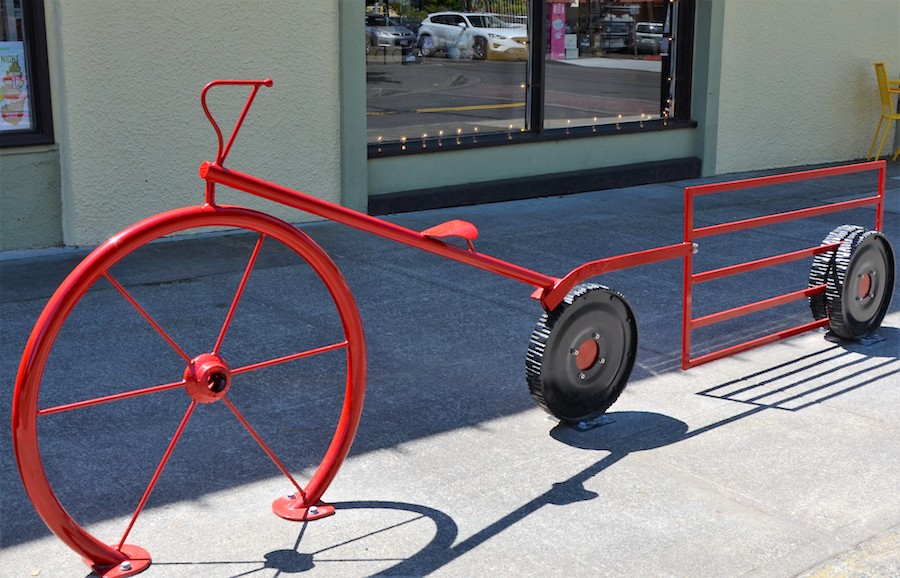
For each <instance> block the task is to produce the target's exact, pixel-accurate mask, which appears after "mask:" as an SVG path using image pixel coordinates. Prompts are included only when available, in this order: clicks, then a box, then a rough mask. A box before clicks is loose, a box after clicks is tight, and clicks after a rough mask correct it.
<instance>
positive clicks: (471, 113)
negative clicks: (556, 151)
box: [366, 51, 660, 143]
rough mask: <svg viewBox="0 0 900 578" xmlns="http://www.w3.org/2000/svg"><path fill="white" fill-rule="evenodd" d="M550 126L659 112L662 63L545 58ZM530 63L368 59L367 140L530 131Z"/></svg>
mask: <svg viewBox="0 0 900 578" xmlns="http://www.w3.org/2000/svg"><path fill="white" fill-rule="evenodd" d="M546 81H547V84H546V88H545V93H544V98H545V119H546V120H545V127H546V128H557V127H565V126H585V125H592V124H603V123H611V122H619V121H625V120H636V119H642V118H645V117H646V118H648V119H649V118H657V117H658V115H659V108H660V106H659V91H660V88H659V83H660V62H659V61H652V60H633V61H632V60H628V59H608V58H585V59H579V60H571V61H549V60H548V61H547V62H546ZM525 82H526V63H525V62H521V61H512V62H510V61H473V60H453V59H449V58H421V57H419V58H417V59H416V60H415V61H414V62H408V63H404V62H402V56H401V54H400V52H399V51H395V53H386V52H379V53H377V54H373V55H370V56H369V57H368V58H367V63H366V103H367V107H366V112H367V117H368V142H370V143H371V142H378V141H397V140H403V139H404V138H427V137H435V136H452V135H456V134H472V133H478V132H484V133H490V132H493V133H495V132H506V131H515V132H518V131H521V130H523V129H524V128H525V94H526V90H525Z"/></svg>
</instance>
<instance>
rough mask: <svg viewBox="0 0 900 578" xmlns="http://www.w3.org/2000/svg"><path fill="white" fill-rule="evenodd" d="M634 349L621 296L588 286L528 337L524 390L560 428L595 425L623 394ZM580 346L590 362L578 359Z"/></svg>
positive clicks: (633, 328)
mask: <svg viewBox="0 0 900 578" xmlns="http://www.w3.org/2000/svg"><path fill="white" fill-rule="evenodd" d="M591 343H593V344H594V345H592V344H591ZM637 343H638V330H637V321H636V320H635V317H634V313H633V312H632V309H631V306H630V305H629V304H628V301H626V300H625V297H624V296H622V294H620V293H618V292H616V291H613V290H611V289H609V288H608V287H604V286H602V285H597V284H593V283H585V284H582V285H578V286H576V287H575V288H574V289H572V291H570V292H569V294H568V295H566V298H565V299H564V300H563V302H562V303H560V304H559V306H557V307H556V308H555V309H554V310H553V311H550V312H549V313H544V314H543V315H542V316H541V318H540V320H539V321H538V323H537V325H536V326H535V328H534V331H533V332H532V334H531V340H530V342H529V344H528V354H527V356H526V360H525V373H526V377H527V380H528V390H529V392H530V393H531V396H532V398H534V400H535V402H536V403H537V404H538V406H540V407H541V408H543V409H544V410H545V411H546V412H548V413H550V414H552V415H553V416H555V417H557V418H558V419H560V420H561V421H563V422H566V423H571V424H575V423H578V422H581V421H587V420H592V419H595V418H597V417H599V416H600V415H602V414H603V413H604V412H605V411H606V410H607V409H608V408H609V406H611V405H612V404H613V402H615V401H616V399H618V397H619V395H620V394H621V393H622V391H623V390H624V389H625V384H626V382H627V381H628V377H629V376H630V375H631V370H632V368H633V367H634V361H635V358H636V356H637ZM584 346H587V347H588V348H590V349H591V350H592V352H593V361H592V360H591V359H590V358H588V359H587V361H585V360H584V359H581V358H580V357H579V350H580V348H584Z"/></svg>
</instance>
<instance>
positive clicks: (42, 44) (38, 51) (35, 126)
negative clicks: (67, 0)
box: [0, 0, 54, 148]
mask: <svg viewBox="0 0 900 578" xmlns="http://www.w3.org/2000/svg"><path fill="white" fill-rule="evenodd" d="M22 17H23V19H24V30H25V51H26V52H25V55H26V58H27V59H28V60H27V61H26V66H27V67H28V68H27V74H28V86H29V91H30V92H29V98H31V104H30V106H31V127H30V128H27V129H22V130H12V131H4V132H0V148H9V147H23V146H33V145H46V144H53V142H54V137H53V112H52V110H51V108H52V107H51V105H50V67H49V63H48V58H47V26H46V20H45V13H44V0H22Z"/></svg>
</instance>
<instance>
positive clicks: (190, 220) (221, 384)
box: [12, 207, 365, 576]
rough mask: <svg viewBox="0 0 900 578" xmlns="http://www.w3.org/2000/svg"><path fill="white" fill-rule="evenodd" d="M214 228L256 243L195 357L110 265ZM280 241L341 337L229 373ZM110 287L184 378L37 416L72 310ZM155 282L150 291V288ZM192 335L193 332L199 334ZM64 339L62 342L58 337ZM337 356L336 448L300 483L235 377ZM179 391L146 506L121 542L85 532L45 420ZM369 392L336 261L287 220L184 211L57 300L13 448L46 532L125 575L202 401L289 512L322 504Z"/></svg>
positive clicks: (35, 339)
mask: <svg viewBox="0 0 900 578" xmlns="http://www.w3.org/2000/svg"><path fill="white" fill-rule="evenodd" d="M210 226H214V227H237V228H241V229H244V230H246V231H249V232H252V233H253V234H254V235H255V236H256V242H255V245H254V248H253V251H252V252H251V254H250V256H249V258H246V265H245V267H244V270H243V271H242V272H239V273H238V275H237V276H238V277H240V282H239V283H237V288H236V289H235V290H234V292H233V294H232V295H231V302H230V303H227V304H226V305H227V307H226V308H227V313H226V314H224V317H225V319H224V322H223V321H222V315H221V314H220V316H219V317H218V322H217V324H216V325H214V326H213V328H212V331H211V332H210V335H208V336H207V337H209V339H208V342H212V341H214V342H215V345H213V347H212V348H211V349H208V350H202V351H200V352H199V354H192V353H188V351H187V348H184V347H181V346H180V345H179V343H178V341H179V339H178V338H177V337H173V335H175V334H174V333H173V332H172V331H171V329H170V328H169V329H167V327H169V326H168V324H166V323H159V322H157V321H156V319H155V317H154V315H152V314H151V313H150V312H148V311H147V310H146V309H145V308H143V307H142V306H141V304H140V298H135V297H134V296H133V294H132V292H131V291H129V290H128V289H127V288H126V287H125V286H124V284H122V283H120V282H119V281H118V279H117V274H116V273H114V272H112V268H113V267H114V266H115V265H117V264H119V263H120V262H121V261H122V260H123V259H125V258H126V257H128V256H129V255H131V254H132V253H134V252H136V251H138V250H139V249H142V248H144V247H145V246H146V245H147V244H148V243H150V242H151V241H153V240H155V239H158V238H160V237H162V236H165V235H169V234H172V233H178V232H184V231H186V230H189V229H195V228H200V227H210ZM273 241H277V244H276V245H275V246H276V247H279V248H280V250H282V251H283V250H284V249H287V252H288V254H290V255H292V258H294V259H296V258H299V261H301V262H303V263H306V264H308V265H309V266H310V273H309V274H310V275H315V276H317V277H318V278H319V279H320V280H321V281H320V285H321V287H323V289H322V293H323V294H326V293H327V295H329V296H330V298H331V300H332V302H333V305H332V307H333V309H332V311H334V312H336V314H337V317H339V320H335V321H334V326H335V327H339V330H338V331H339V333H340V334H341V335H340V337H339V338H338V339H337V341H331V342H328V343H324V344H319V345H318V346H312V347H307V346H305V345H304V346H297V348H296V349H293V351H290V352H288V354H287V355H285V354H283V353H284V352H279V353H278V354H277V355H276V356H274V357H271V356H266V355H263V356H262V357H260V358H258V359H257V361H256V362H255V363H240V364H236V365H234V366H231V365H229V361H227V360H226V356H225V355H223V354H221V353H220V350H223V349H227V348H228V347H229V346H230V344H229V338H228V334H229V331H231V332H232V333H234V332H235V331H236V329H235V327H234V326H235V325H240V323H235V319H237V318H239V315H240V308H238V304H239V303H241V304H243V306H244V307H246V301H247V298H246V296H245V295H244V292H245V289H246V287H247V282H248V280H251V281H252V280H253V275H254V272H255V270H254V265H255V264H256V263H257V260H258V258H259V256H260V250H261V247H263V246H264V245H266V243H268V244H269V245H271V244H273ZM245 257H246V256H245ZM107 281H108V282H109V283H110V284H111V285H112V286H113V288H114V290H115V291H117V292H118V293H120V294H121V296H122V297H124V301H127V302H128V304H129V306H130V307H131V308H132V313H134V312H135V311H136V312H138V313H140V315H138V316H136V317H138V318H139V319H140V323H141V324H146V326H147V327H150V328H152V332H155V333H156V334H157V336H158V337H162V338H163V339H162V340H163V341H165V342H166V344H167V345H165V347H167V348H170V351H169V353H170V354H171V353H172V351H174V352H175V353H176V354H177V357H180V358H181V360H182V364H181V370H180V373H179V375H176V376H173V377H172V378H171V379H170V380H169V381H168V382H164V383H162V384H160V383H157V382H152V383H151V384H149V386H148V387H143V388H142V387H134V388H132V387H130V386H129V388H127V389H126V391H122V392H119V393H117V394H114V395H101V396H94V397H92V396H88V397H86V398H84V399H79V400H75V401H73V402H69V403H64V404H59V405H56V404H53V403H51V405H50V406H48V407H42V408H40V409H39V408H38V402H39V393H40V392H41V389H42V386H43V388H44V390H45V391H44V392H43V394H41V397H42V398H44V397H46V396H48V395H51V396H52V394H51V393H48V390H53V389H54V388H52V387H51V385H52V384H50V383H47V384H44V383H42V381H43V378H44V374H45V368H46V367H47V364H48V358H51V350H52V349H53V348H54V347H55V344H57V340H58V338H59V337H60V333H61V331H63V332H66V334H65V335H67V334H68V332H69V331H70V330H71V331H74V330H75V329H74V328H70V326H71V325H73V324H74V321H73V323H71V324H68V325H67V321H68V320H69V318H70V315H72V312H73V309H75V308H76V306H77V305H79V303H81V302H82V301H84V302H85V303H86V304H88V303H90V302H91V298H92V297H91V295H92V293H89V290H91V289H97V290H98V291H99V290H100V283H103V285H104V286H105V284H106V282H107ZM150 285H151V286H152V284H150ZM86 296H87V297H86ZM242 298H243V299H242ZM85 306H87V305H85ZM163 325H166V326H165V327H164V326H163ZM145 328H146V327H145ZM101 329H102V328H101ZM190 329H191V330H193V327H191V328H190ZM200 333H202V331H201V332H200ZM65 335H64V337H65ZM61 341H62V339H60V342H61ZM261 341H262V340H261ZM234 349H237V350H242V349H243V345H242V347H241V348H234ZM248 349H252V347H248ZM331 351H337V352H340V351H344V352H345V355H346V360H345V361H343V362H341V363H342V364H343V366H344V367H345V368H346V378H345V380H343V383H340V389H341V392H342V394H343V401H342V406H341V408H340V416H339V419H338V423H337V427H336V428H335V430H334V434H333V436H332V438H331V441H330V443H328V447H327V449H326V450H324V457H322V458H321V461H320V462H319V463H318V466H317V467H316V469H315V473H313V474H312V476H311V477H310V479H309V482H308V483H307V484H306V486H300V485H299V484H298V483H297V482H296V481H295V480H294V478H293V476H292V475H291V474H290V472H289V471H288V470H287V468H286V466H285V465H284V463H283V462H282V461H281V460H280V458H279V457H278V456H277V455H275V453H274V452H273V451H272V450H271V447H270V446H269V445H268V443H267V441H266V440H264V439H262V436H260V435H259V433H258V432H257V431H256V429H254V426H253V425H251V423H250V422H251V421H252V420H248V419H247V418H246V417H245V416H244V414H243V413H242V412H241V411H240V410H239V409H238V407H237V405H235V403H233V402H232V401H231V397H232V396H230V395H229V393H230V392H231V390H232V389H233V385H234V384H233V378H234V376H236V375H242V376H243V377H241V379H249V376H252V375H259V373H258V372H259V371H260V370H262V369H268V368H286V367H289V365H288V364H290V363H292V362H294V361H296V360H300V359H314V358H321V356H322V355H323V354H326V353H328V352H331ZM53 359H55V357H54V358H53ZM51 361H52V359H51ZM149 365H150V366H152V365H153V364H152V363H151V364H149ZM107 373H108V371H107V368H106V367H99V368H97V370H96V374H97V375H98V376H99V378H98V379H97V380H98V381H102V380H107V381H112V382H113V383H115V382H116V381H117V378H118V377H119V376H120V375H122V374H116V373H113V374H112V375H107ZM136 373H139V372H136ZM60 383H64V382H60ZM56 389H64V388H56ZM178 389H181V390H183V392H184V393H185V394H186V397H185V398H184V400H183V403H182V410H183V407H184V405H187V408H188V409H187V411H186V412H185V413H184V415H183V416H182V417H181V421H180V423H179V425H178V428H177V429H176V431H175V434H174V435H173V436H172V437H171V441H170V443H169V445H168V447H167V448H166V450H165V452H164V453H163V457H162V459H161V460H160V461H159V463H158V465H156V469H155V470H154V472H153V476H152V478H151V479H150V483H149V484H147V485H146V488H145V489H144V492H143V495H140V496H139V497H140V499H139V500H136V503H137V507H136V508H135V510H134V513H133V515H132V516H131V518H130V520H129V521H128V523H127V527H126V528H125V531H124V534H122V536H121V537H120V538H119V539H118V541H117V542H115V543H113V544H109V545H108V544H106V543H104V542H103V541H101V540H99V539H97V538H95V537H94V536H92V535H91V534H90V533H88V532H87V531H86V530H85V529H84V528H82V527H81V526H80V525H79V524H78V523H77V522H76V521H75V520H74V519H73V517H72V516H70V515H69V513H68V512H67V511H66V509H65V508H64V507H63V505H62V503H61V501H60V499H58V497H57V494H56V493H55V492H54V488H53V487H52V486H51V483H50V480H49V479H48V474H47V471H46V468H45V463H44V459H43V456H42V454H41V451H40V448H39V443H38V437H39V432H38V430H39V422H41V421H45V420H49V419H53V418H50V417H47V416H50V415H56V414H65V415H73V414H75V415H77V412H79V411H87V410H88V408H97V407H100V406H102V407H110V406H114V405H115V404H116V403H117V402H123V400H126V399H128V400H137V399H141V400H150V399H151V398H152V399H157V396H156V394H158V393H160V392H163V391H177V390H178ZM364 389H365V344H364V340H363V333H362V325H361V322H360V319H359V315H358V312H357V310H356V306H355V303H354V302H353V298H352V295H351V294H350V291H349V288H348V287H347V285H346V283H345V282H344V280H343V278H342V277H341V275H340V273H339V271H338V270H337V268H336V267H335V266H334V263H333V262H332V261H331V260H330V259H329V258H328V256H327V255H326V254H325V253H324V252H323V251H322V250H321V249H320V248H319V247H318V246H317V245H316V244H315V243H314V242H312V240H310V239H309V238H308V237H307V236H306V235H304V234H303V233H301V232H300V231H298V230H296V229H295V228H293V227H291V226H290V225H287V224H286V223H283V222H282V221H279V220H277V219H274V218H272V217H268V216H266V215H263V214H261V213H257V212H255V211H250V210H247V209H241V208H226V207H218V208H215V207H202V208H201V207H196V208H188V209H179V210H176V211H171V212H169V213H164V214H162V215H158V216H156V217H152V218H150V219H147V220H145V221H142V222H141V223H138V224H136V225H134V226H132V227H130V228H129V229H126V230H125V231H123V232H122V233H121V234H119V235H117V236H115V237H114V238H113V239H111V240H110V241H108V242H107V243H105V244H104V245H101V246H100V247H98V248H97V249H96V250H95V251H94V252H92V253H91V254H90V255H89V256H88V257H87V258H86V259H85V260H84V261H83V262H82V263H81V264H80V265H79V266H78V267H77V268H76V269H75V270H74V271H73V272H72V273H71V274H70V275H69V276H68V277H67V278H66V280H65V281H64V282H63V284H62V285H61V286H60V288H59V289H58V290H57V291H56V293H54V295H53V297H51V299H50V301H49V302H48V305H47V306H46V307H45V309H44V311H43V312H42V314H41V316H40V317H39V319H38V321H37V323H36V324H35V328H34V330H33V331H32V334H31V337H30V338H29V340H28V343H27V344H26V349H25V352H24V354H23V357H22V362H21V365H20V368H19V373H18V376H17V381H16V388H15V393H14V398H13V411H12V414H13V416H12V417H13V443H14V447H15V451H16V459H17V462H18V465H19V470H20V473H21V476H22V480H23V483H24V485H25V488H26V491H27V492H28V495H29V497H30V498H31V500H32V503H33V504H34V506H35V509H36V510H37V511H38V513H39V514H40V515H41V517H42V518H43V520H44V522H45V523H46V524H47V526H48V527H49V528H50V529H51V530H52V531H53V532H54V533H55V534H56V535H57V536H58V537H59V538H60V539H62V540H63V541H64V542H65V543H66V544H67V545H68V546H69V547H70V548H72V549H73V550H75V551H76V552H77V553H78V554H79V555H81V556H82V558H84V559H85V560H86V561H87V562H88V564H89V565H90V566H92V567H93V568H94V569H95V571H97V572H98V573H99V574H101V575H108V576H113V575H116V576H125V575H130V574H134V573H137V572H139V571H141V570H143V569H145V568H146V567H147V566H148V565H149V563H150V557H149V554H147V553H146V551H144V550H143V549H141V548H139V547H137V546H133V545H130V544H127V543H126V539H127V537H128V535H129V533H130V532H131V529H132V527H133V526H134V524H135V522H136V521H137V518H138V516H139V515H140V513H141V512H142V510H143V507H144V505H145V504H146V502H147V499H148V498H149V497H150V495H151V493H152V491H153V489H154V487H155V485H156V482H157V480H158V478H159V477H160V474H162V473H163V468H164V467H165V465H166V464H167V462H168V460H169V457H170V456H171V454H172V451H173V450H174V449H175V444H176V442H177V441H178V440H179V438H180V437H181V436H182V432H183V431H184V429H185V425H187V423H188V421H189V419H190V417H191V416H192V414H193V413H194V411H195V408H196V407H197V406H198V404H211V403H214V402H218V401H221V402H223V404H224V405H226V406H227V407H228V409H229V410H231V412H232V413H233V414H234V416H235V417H237V419H238V421H239V422H240V424H241V425H242V426H243V427H244V428H245V429H246V431H247V432H249V433H250V435H251V436H252V437H253V439H254V440H255V441H256V442H257V444H258V445H259V446H260V447H261V448H262V449H263V450H264V451H265V452H266V454H267V455H268V457H269V458H271V461H272V462H273V463H274V464H275V465H276V466H277V467H278V469H279V470H281V472H282V473H283V474H285V475H286V476H287V478H288V479H289V480H290V482H291V483H292V484H293V485H294V486H295V487H296V490H297V492H296V494H298V497H296V498H295V500H294V501H293V502H292V506H293V507H294V508H297V507H298V504H301V505H303V506H310V505H312V506H314V505H315V504H317V503H318V501H319V500H320V498H321V496H322V494H323V493H324V491H325V489H326V488H327V487H328V485H329V484H330V482H331V481H332V479H333V478H334V476H335V475H336V473H337V470H338V468H339V467H340V465H341V463H342V462H343V460H344V458H345V457H346V455H347V452H348V451H349V448H350V444H351V443H352V441H353V437H354V435H355V433H356V429H357V426H358V423H359V417H360V413H361V411H362V401H363V394H364ZM245 409H246V408H245ZM251 413H252V408H251ZM176 417H177V416H176ZM41 427H45V426H43V425H42V426H41ZM45 441H46V440H45ZM89 450H90V451H89V453H93V452H94V451H95V448H92V447H91V448H89ZM157 457H158V456H157Z"/></svg>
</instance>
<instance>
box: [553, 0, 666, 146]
mask: <svg viewBox="0 0 900 578" xmlns="http://www.w3.org/2000/svg"><path fill="white" fill-rule="evenodd" d="M668 6H669V2H668V0H643V1H639V2H629V3H622V2H618V1H617V0H586V1H585V0H582V1H581V2H565V3H562V2H548V4H547V12H548V13H547V30H548V31H549V38H548V44H549V50H548V52H547V61H546V65H545V75H546V83H545V87H546V88H545V92H544V128H548V129H550V128H567V127H575V126H592V125H600V124H613V123H615V124H620V123H624V122H635V121H636V122H641V121H644V120H650V119H658V118H660V86H661V81H662V58H661V56H660V46H661V41H662V28H663V22H664V20H665V17H666V10H667V8H668Z"/></svg>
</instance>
